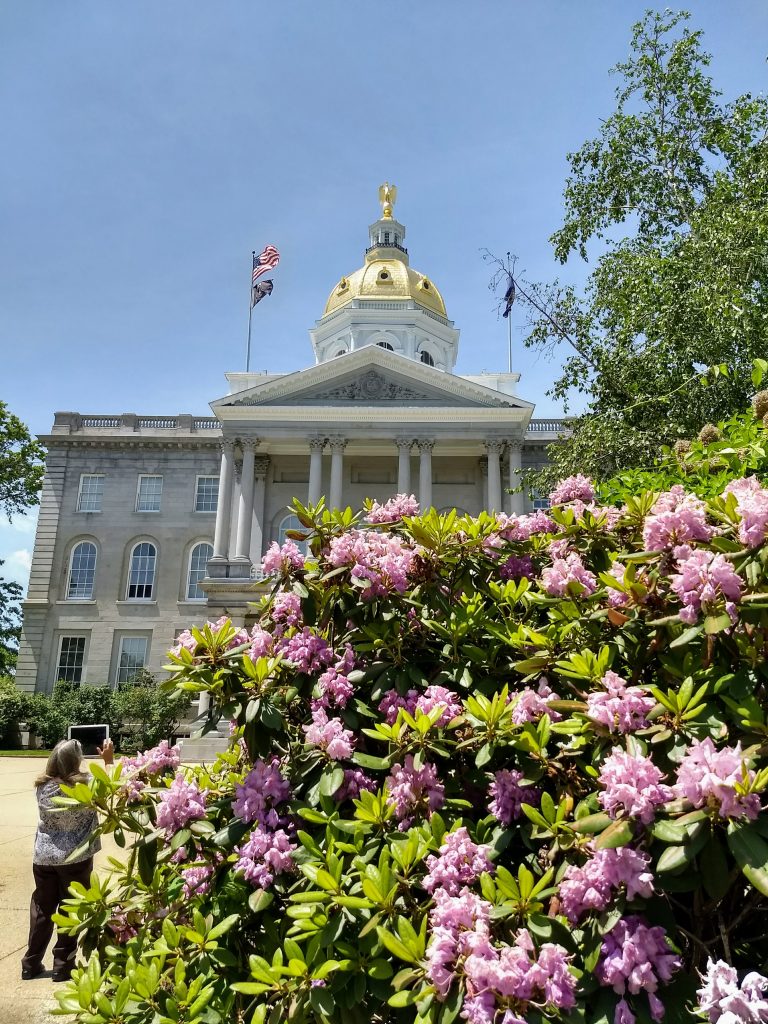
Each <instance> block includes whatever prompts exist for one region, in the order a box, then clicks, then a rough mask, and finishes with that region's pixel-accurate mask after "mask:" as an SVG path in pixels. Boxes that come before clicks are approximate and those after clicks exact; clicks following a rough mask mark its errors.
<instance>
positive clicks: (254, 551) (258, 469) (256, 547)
mask: <svg viewBox="0 0 768 1024" xmlns="http://www.w3.org/2000/svg"><path fill="white" fill-rule="evenodd" d="M268 469H269V456H268V455H257V456H256V459H255V464H254V472H255V474H256V480H255V483H254V488H253V527H252V529H251V562H252V563H253V564H254V565H260V564H261V556H262V554H263V553H264V502H265V499H266V495H267V471H268Z"/></svg>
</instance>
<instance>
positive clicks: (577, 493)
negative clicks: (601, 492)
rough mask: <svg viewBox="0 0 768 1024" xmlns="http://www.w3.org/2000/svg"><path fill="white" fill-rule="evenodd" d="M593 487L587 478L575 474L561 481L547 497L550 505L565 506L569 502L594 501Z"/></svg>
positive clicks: (580, 474)
mask: <svg viewBox="0 0 768 1024" xmlns="http://www.w3.org/2000/svg"><path fill="white" fill-rule="evenodd" d="M594 498H595V486H594V483H593V482H592V480H590V478H589V477H588V476H584V475H583V474H582V473H577V474H576V475H575V476H569V477H566V479H565V480H561V481H560V483H559V484H558V485H557V487H556V488H555V489H554V491H552V493H551V494H550V496H549V503H550V505H565V504H566V503H567V502H569V501H594Z"/></svg>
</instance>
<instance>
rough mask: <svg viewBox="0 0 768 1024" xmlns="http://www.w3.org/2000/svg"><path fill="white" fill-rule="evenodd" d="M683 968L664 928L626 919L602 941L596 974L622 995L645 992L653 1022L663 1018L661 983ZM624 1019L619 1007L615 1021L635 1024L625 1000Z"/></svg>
mask: <svg viewBox="0 0 768 1024" xmlns="http://www.w3.org/2000/svg"><path fill="white" fill-rule="evenodd" d="M679 966H680V960H679V958H678V957H677V956H676V955H675V953H673V952H672V950H671V949H670V948H669V946H668V945H667V940H666V935H665V932H664V929H663V928H660V927H653V928H652V927H650V926H649V925H647V924H646V923H645V922H644V921H643V919H642V918H640V917H636V916H631V917H623V918H622V919H621V920H620V921H619V922H618V924H616V925H614V927H613V928H612V929H611V931H610V932H608V934H607V935H606V936H605V938H604V939H603V945H602V949H601V951H600V960H599V961H598V964H597V969H596V971H595V974H596V976H597V979H598V981H599V982H600V984H601V985H606V986H608V987H610V988H612V989H613V991H614V992H616V993H617V994H618V995H620V996H624V995H625V994H626V993H627V992H630V993H632V994H633V995H637V994H638V993H639V992H645V993H646V994H647V995H648V1001H649V1005H650V1009H651V1016H652V1017H653V1019H654V1020H656V1021H660V1020H661V1019H662V1017H663V1016H664V1005H663V1003H662V1002H661V1000H660V999H658V997H657V996H656V992H657V990H658V987H659V982H663V983H664V984H666V983H667V982H668V981H669V980H670V979H671V977H672V975H673V974H674V972H675V971H676V970H677V969H678V967H679ZM622 1002H623V1003H624V1006H623V1007H621V1003H620V1004H619V1006H620V1007H621V1013H622V1014H623V1016H619V1009H618V1008H617V1012H616V1016H615V1017H614V1020H615V1021H616V1022H617V1024H618V1022H619V1021H622V1020H624V1021H634V1016H633V1015H631V1014H630V1015H629V1016H627V1013H628V1011H629V1006H628V1004H627V1003H626V1000H622Z"/></svg>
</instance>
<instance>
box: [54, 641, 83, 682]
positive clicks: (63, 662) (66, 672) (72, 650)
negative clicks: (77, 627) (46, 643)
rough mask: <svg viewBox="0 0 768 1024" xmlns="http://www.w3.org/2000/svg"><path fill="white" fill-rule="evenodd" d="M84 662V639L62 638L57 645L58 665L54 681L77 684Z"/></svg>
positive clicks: (80, 678) (81, 676) (80, 677)
mask: <svg viewBox="0 0 768 1024" xmlns="http://www.w3.org/2000/svg"><path fill="white" fill-rule="evenodd" d="M84 661H85V637H84V636H63V637H62V638H61V643H60V644H59V664H58V668H57V670H56V681H57V682H58V681H59V680H64V682H67V683H79V682H80V681H81V680H82V678H83V663H84Z"/></svg>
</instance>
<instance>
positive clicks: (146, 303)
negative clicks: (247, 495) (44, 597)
mask: <svg viewBox="0 0 768 1024" xmlns="http://www.w3.org/2000/svg"><path fill="white" fill-rule="evenodd" d="M647 6H651V7H657V8H658V9H663V7H664V6H665V5H664V4H647V3H635V2H634V0H632V2H629V0H624V2H618V0H539V2H537V3H523V2H522V0H517V2H513V0H505V2H502V0H494V2H491V0H474V2H472V3H464V4H460V3H458V2H454V0H443V2H438V0H421V2H419V3H413V2H412V3H405V2H402V0H391V2H390V3H388V4H384V5H380V4H376V3H373V2H372V0H368V2H365V0H363V2H361V0H358V2H354V0H324V2H323V3H322V4H318V3H316V2H308V0H294V2H292V3H290V4H285V3H272V4H266V3H261V4H255V3H252V2H245V0H228V2H227V3H218V4H210V3H203V2H201V0H197V2H192V3H190V2H189V0H187V2H185V3H181V2H178V0H163V2H162V3H157V2H156V0H151V2H149V0H132V2H131V3H129V4H119V5H118V4H116V3H105V2H104V0H91V2H79V0H72V2H70V3H66V4H63V3H58V2H55V0H46V2H43V0H28V2H26V3H23V4H4V5H2V9H1V10H0V109H2V120H1V121H0V141H1V143H2V152H3V157H2V159H1V160H0V197H2V198H0V354H2V364H0V365H1V367H2V368H1V370H0V398H2V399H4V400H5V401H7V402H8V403H9V404H10V406H11V407H12V409H13V410H14V411H15V412H16V413H17V414H18V415H20V416H21V417H22V418H23V419H24V420H25V421H26V422H27V423H28V424H29V425H30V427H31V428H32V429H33V430H34V431H36V432H45V431H47V430H48V429H49V427H50V424H51V422H52V419H53V413H54V411H56V410H58V409H61V410H67V409H70V410H77V411H80V412H114V413H120V412H128V411H131V412H140V413H169V414H172V413H176V412H193V413H205V412H207V403H208V402H209V401H210V400H211V399H213V398H215V397H217V396H219V395H220V394H222V393H223V392H224V390H225V386H224V379H223V373H224V372H225V371H227V370H235V369H242V368H244V367H243V363H244V352H245V337H246V325H247V301H248V296H247V289H248V277H249V272H250V270H249V262H250V251H251V249H253V248H256V249H260V248H261V247H262V246H263V245H264V244H265V243H267V242H272V243H273V244H275V245H277V246H278V248H279V249H280V251H281V253H282V262H281V264H280V267H279V268H278V270H277V271H276V272H275V274H274V275H273V276H274V280H275V291H274V294H273V295H272V296H271V297H270V298H268V299H267V300H265V301H264V302H262V303H261V304H260V305H259V306H258V307H257V309H256V310H255V311H254V358H253V362H252V365H253V367H254V368H258V369H264V368H269V369H270V370H273V371H289V370H294V369H298V368H300V367H302V366H306V365H309V364H310V363H311V362H312V355H311V348H310V344H309V339H308V336H307V329H308V328H309V327H310V326H312V324H313V322H314V320H315V319H316V318H317V317H318V316H319V315H320V313H321V312H322V308H323V304H324V302H325V299H326V297H327V295H328V293H329V291H330V290H331V287H332V286H333V285H334V283H335V282H336V281H337V280H338V278H339V277H340V276H341V275H342V274H344V273H349V272H350V271H351V270H353V269H355V268H356V267H357V266H359V265H360V263H361V261H362V251H363V248H364V246H365V244H366V238H367V234H366V228H367V225H368V224H369V223H370V222H371V221H372V220H374V219H375V218H376V216H377V211H378V205H377V202H376V192H377V186H378V185H379V183H380V182H381V181H383V180H385V179H388V180H389V181H391V182H394V183H396V184H397V186H398V189H399V197H398V204H397V215H398V217H399V218H400V219H401V220H402V221H403V222H404V223H405V224H406V227H407V230H408V238H407V245H408V248H409V251H410V254H411V261H412V264H413V265H414V266H415V267H417V268H418V269H419V270H422V271H424V272H425V273H428V274H429V275H430V276H431V277H432V278H433V279H434V280H435V282H436V283H437V285H438V287H440V289H441V290H442V293H443V296H444V298H445V301H446V305H447V308H448V314H449V316H451V317H452V318H453V319H454V320H455V322H456V325H457V327H459V328H460V329H461V332H462V335H461V348H460V355H459V362H458V365H457V371H458V372H459V373H462V372H463V373H472V372H478V371H480V370H483V369H487V370H494V369H504V368H505V366H506V333H505V327H504V325H503V322H500V321H499V320H498V319H497V314H496V311H495V307H494V302H493V299H492V296H491V295H490V293H489V291H488V287H487V285H488V278H489V271H488V268H487V266H486V264H484V263H483V261H482V259H481V257H480V249H481V248H482V247H485V246H487V247H488V248H490V249H491V250H493V251H496V252H498V253H504V252H506V251H507V250H508V249H511V250H512V251H513V252H515V253H517V254H518V255H519V257H520V263H519V268H521V269H523V270H525V271H526V273H527V275H528V277H529V278H531V279H549V278H552V277H553V276H554V275H559V276H561V277H562V278H564V279H568V280H574V281H579V280H581V279H582V278H583V275H584V272H585V268H584V265H583V264H581V263H579V262H578V261H572V262H573V265H571V264H570V263H569V264H568V265H567V266H566V267H565V268H561V267H559V266H558V265H556V264H555V262H554V260H553V258H552V254H551V248H550V246H549V243H548V237H549V235H550V234H551V233H552V231H553V230H554V229H555V228H556V227H557V226H558V224H559V222H560V216H561V209H562V206H561V194H562V185H563V181H564V178H565V173H566V170H567V165H566V153H567V152H568V151H569V150H572V149H575V148H577V147H578V146H579V145H580V144H581V143H582V142H583V141H584V140H585V139H587V138H590V137H592V136H593V135H594V134H595V133H596V132H597V130H598V128H599V119H600V117H601V116H605V115H606V114H608V113H609V112H610V111H611V109H612V104H613V88H614V83H613V81H612V79H611V78H610V77H609V75H608V68H609V67H610V66H611V65H612V64H613V63H615V62H616V61H617V60H620V59H623V58H624V57H625V56H626V53H627V51H628V44H629V37H630V28H631V25H632V23H633V22H634V21H635V20H637V19H638V18H639V17H640V16H641V15H642V12H643V11H644V10H645V8H646V7H647ZM687 8H688V9H689V10H691V12H692V14H693V19H692V24H693V25H695V26H696V27H699V28H702V29H703V30H704V32H705V45H706V48H707V49H708V50H710V52H712V54H713V58H714V59H713V64H712V74H713V76H714V78H715V81H716V83H717V84H718V86H719V87H720V88H721V89H722V91H723V92H724V93H725V95H726V97H730V96H733V95H735V94H737V93H739V92H743V91H747V90H750V91H753V92H757V91H764V89H765V82H766V64H765V58H766V49H767V44H768V6H767V5H766V4H765V3H764V2H763V0H730V2H728V3H717V2H715V0H706V2H705V0H698V2H696V0H692V2H690V3H689V4H688V5H687ZM519 329H520V328H519V318H518V326H517V327H516V332H515V356H514V360H515V369H517V370H519V371H521V372H522V374H523V379H522V381H521V383H520V389H519V390H520V394H521V395H523V396H524V397H525V398H527V399H530V400H532V401H535V402H536V403H537V413H538V414H539V415H547V414H549V413H554V412H558V411H559V410H558V409H557V407H556V406H554V405H552V404H551V402H550V401H549V400H548V399H547V398H546V397H545V395H544V392H545V391H546V389H547V387H548V385H549V383H550V381H551V379H552V377H553V375H554V373H555V372H556V366H555V365H553V364H551V363H549V362H547V361H546V360H545V359H543V358H542V357H537V356H536V355H535V354H533V353H530V352H525V351H521V350H520V347H519V344H518V340H519ZM32 539H33V523H32V522H29V521H27V522H24V521H17V522H16V523H14V524H13V525H11V526H7V525H6V524H0V558H5V559H7V564H6V566H5V568H4V571H5V573H6V575H8V576H12V577H14V578H18V579H20V580H22V581H25V580H26V575H27V567H28V563H29V555H30V552H31V548H32Z"/></svg>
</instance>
